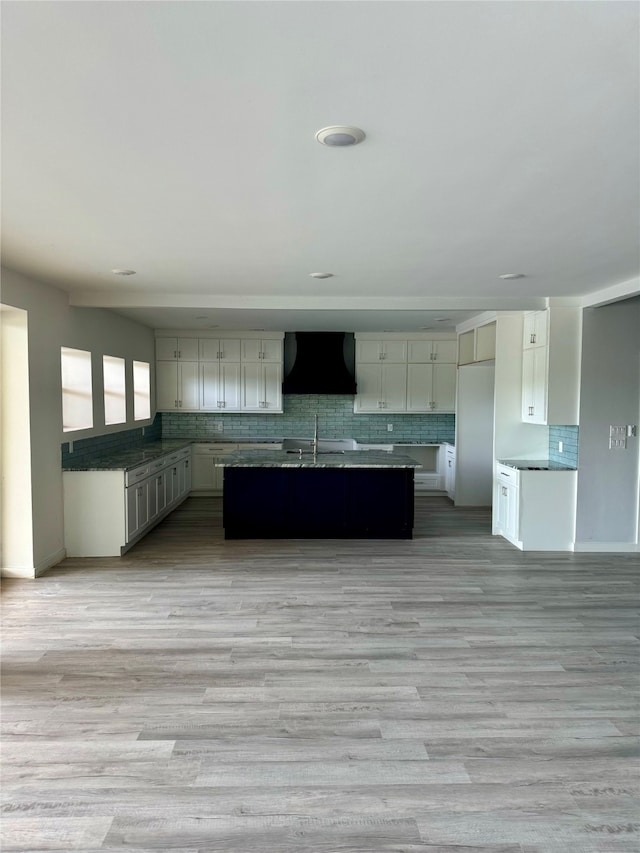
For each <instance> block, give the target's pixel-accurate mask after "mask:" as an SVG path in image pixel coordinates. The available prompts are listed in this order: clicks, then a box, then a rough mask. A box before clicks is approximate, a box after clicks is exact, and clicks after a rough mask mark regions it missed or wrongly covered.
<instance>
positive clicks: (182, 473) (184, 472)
mask: <svg viewBox="0 0 640 853" xmlns="http://www.w3.org/2000/svg"><path fill="white" fill-rule="evenodd" d="M177 467H178V497H179V498H181V497H183V496H184V495H187V494H189V492H190V491H191V459H189V457H187V458H186V459H181V460H180V461H179V462H178V466H177Z"/></svg>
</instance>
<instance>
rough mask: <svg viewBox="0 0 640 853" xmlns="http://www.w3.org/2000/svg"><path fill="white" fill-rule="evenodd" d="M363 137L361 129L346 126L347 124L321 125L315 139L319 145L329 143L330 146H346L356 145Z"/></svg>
mask: <svg viewBox="0 0 640 853" xmlns="http://www.w3.org/2000/svg"><path fill="white" fill-rule="evenodd" d="M364 138H365V134H364V131H363V130H360V128H359V127H348V126H347V125H340V124H338V125H334V126H333V127H323V128H322V129H321V130H319V131H318V132H317V133H316V139H317V140H318V142H319V143H320V144H321V145H329V146H330V147H332V148H346V147H347V146H349V145H357V144H358V143H359V142H362V140H363V139H364Z"/></svg>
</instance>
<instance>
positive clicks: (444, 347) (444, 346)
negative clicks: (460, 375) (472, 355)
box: [431, 341, 458, 364]
mask: <svg viewBox="0 0 640 853" xmlns="http://www.w3.org/2000/svg"><path fill="white" fill-rule="evenodd" d="M431 355H432V361H439V362H441V363H442V364H455V363H456V361H457V356H458V342H457V341H433V346H432V351H431Z"/></svg>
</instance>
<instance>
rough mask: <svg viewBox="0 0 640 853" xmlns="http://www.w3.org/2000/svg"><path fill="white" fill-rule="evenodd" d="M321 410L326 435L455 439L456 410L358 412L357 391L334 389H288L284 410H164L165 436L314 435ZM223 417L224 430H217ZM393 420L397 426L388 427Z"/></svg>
mask: <svg viewBox="0 0 640 853" xmlns="http://www.w3.org/2000/svg"><path fill="white" fill-rule="evenodd" d="M316 414H317V415H318V433H319V435H320V437H321V438H355V439H356V440H357V441H360V442H371V443H378V444H384V443H386V444H390V443H393V444H397V443H400V442H402V441H424V442H434V443H438V442H451V443H453V441H454V440H455V415H452V414H442V415H439V414H433V415H430V414H424V415H393V414H388V415H386V416H385V415H362V414H358V415H355V414H354V412H353V397H350V396H348V395H333V394H324V395H321V394H312V395H311V394H310V395H305V394H288V395H285V397H284V413H283V414H279V415H260V414H246V415H243V414H231V413H229V414H220V413H218V412H207V413H204V412H202V413H200V412H175V413H173V412H163V413H162V437H163V438H202V439H207V440H212V439H216V438H217V439H221V438H237V439H243V440H244V439H254V438H270V437H273V438H274V439H275V438H281V437H284V438H287V437H295V438H302V437H307V436H308V437H311V436H312V435H313V423H314V415H316ZM220 421H221V422H222V424H223V431H222V432H218V431H217V430H216V424H217V423H218V422H220ZM387 424H393V431H392V432H388V431H387Z"/></svg>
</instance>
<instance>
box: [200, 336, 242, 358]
mask: <svg viewBox="0 0 640 853" xmlns="http://www.w3.org/2000/svg"><path fill="white" fill-rule="evenodd" d="M198 343H199V354H200V361H218V362H239V361H240V339H239V338H220V339H216V338H200V340H199V341H198Z"/></svg>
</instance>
